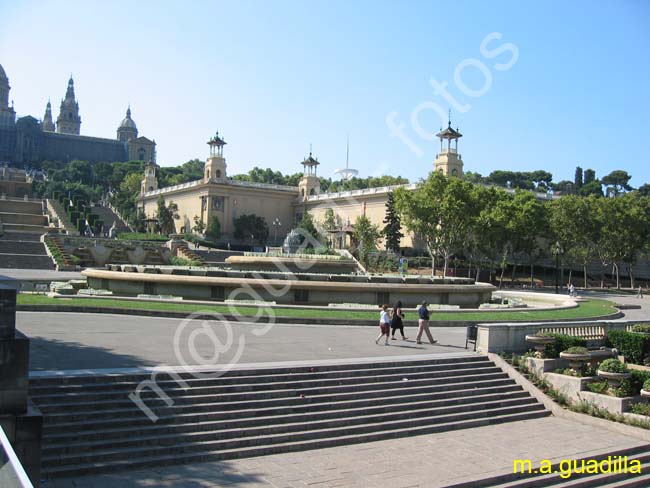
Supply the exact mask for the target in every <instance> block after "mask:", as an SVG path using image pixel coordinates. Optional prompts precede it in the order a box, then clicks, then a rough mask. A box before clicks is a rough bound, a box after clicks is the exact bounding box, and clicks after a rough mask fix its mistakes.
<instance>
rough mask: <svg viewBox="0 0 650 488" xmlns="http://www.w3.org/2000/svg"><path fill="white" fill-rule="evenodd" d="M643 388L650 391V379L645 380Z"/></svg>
mask: <svg viewBox="0 0 650 488" xmlns="http://www.w3.org/2000/svg"><path fill="white" fill-rule="evenodd" d="M643 389H644V390H645V391H650V379H647V380H645V382H644V383H643Z"/></svg>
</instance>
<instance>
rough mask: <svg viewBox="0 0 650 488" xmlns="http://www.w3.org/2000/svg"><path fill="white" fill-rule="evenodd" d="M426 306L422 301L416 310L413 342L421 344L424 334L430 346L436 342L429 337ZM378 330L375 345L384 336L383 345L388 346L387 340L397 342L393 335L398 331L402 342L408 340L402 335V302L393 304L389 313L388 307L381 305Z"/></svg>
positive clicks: (428, 316)
mask: <svg viewBox="0 0 650 488" xmlns="http://www.w3.org/2000/svg"><path fill="white" fill-rule="evenodd" d="M427 305H428V304H427V302H426V301H424V302H422V304H421V305H420V308H418V316H419V319H418V333H417V336H416V337H415V342H416V343H417V344H422V342H421V339H422V334H423V333H426V335H427V338H428V339H429V342H430V343H431V344H435V343H436V342H438V341H436V340H434V338H433V336H432V335H431V330H430V329H429V318H430V315H429V309H428V308H427ZM379 330H380V333H379V336H378V337H377V339H375V344H379V341H380V340H381V339H382V337H384V336H385V337H386V338H385V342H384V345H386V346H388V345H389V342H388V341H389V338H390V339H392V340H397V337H395V333H396V332H397V331H398V330H399V333H400V335H401V336H402V340H403V341H406V340H408V337H406V336H405V335H404V312H403V311H402V302H401V301H400V300H398V301H397V302H396V303H395V305H394V306H393V309H392V310H390V311H389V309H388V305H386V304H384V305H382V307H381V312H380V314H379Z"/></svg>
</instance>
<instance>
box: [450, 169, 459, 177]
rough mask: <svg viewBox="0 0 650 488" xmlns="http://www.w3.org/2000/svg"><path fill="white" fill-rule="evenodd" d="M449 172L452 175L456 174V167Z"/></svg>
mask: <svg viewBox="0 0 650 488" xmlns="http://www.w3.org/2000/svg"><path fill="white" fill-rule="evenodd" d="M451 174H452V175H453V176H458V170H457V169H456V168H454V169H452V170H451Z"/></svg>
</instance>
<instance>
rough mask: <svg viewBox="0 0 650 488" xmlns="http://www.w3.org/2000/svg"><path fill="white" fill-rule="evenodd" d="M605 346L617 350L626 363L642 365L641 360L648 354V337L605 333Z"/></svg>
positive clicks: (634, 334)
mask: <svg viewBox="0 0 650 488" xmlns="http://www.w3.org/2000/svg"><path fill="white" fill-rule="evenodd" d="M607 345H608V346H609V347H615V348H616V349H618V352H619V354H622V355H623V356H625V360H626V361H628V362H630V363H634V364H643V360H644V359H645V358H646V357H647V356H648V355H649V354H650V335H647V334H639V333H636V332H626V331H624V330H612V331H609V332H608V333H607Z"/></svg>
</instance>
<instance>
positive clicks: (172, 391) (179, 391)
mask: <svg viewBox="0 0 650 488" xmlns="http://www.w3.org/2000/svg"><path fill="white" fill-rule="evenodd" d="M497 372H503V371H502V370H501V368H499V367H497V366H486V367H482V368H480V369H478V370H477V369H471V368H461V369H445V370H442V371H403V372H396V373H383V374H373V375H367V376H366V375H364V376H342V377H336V378H327V377H325V378H308V379H296V380H287V381H271V382H259V383H234V384H224V385H205V386H190V387H189V388H183V387H182V386H179V385H178V383H177V382H175V381H172V382H170V384H172V385H176V387H174V388H164V387H163V385H162V384H161V383H162V382H156V384H157V385H158V386H160V387H161V388H162V389H163V390H164V391H165V393H167V394H168V395H169V396H170V397H173V396H182V395H183V394H184V393H185V392H188V391H195V390H228V389H232V390H234V391H232V393H255V392H258V391H264V392H266V391H280V390H283V389H285V390H288V389H302V388H322V387H328V386H330V384H336V383H338V384H339V385H341V383H344V384H346V385H352V384H356V383H364V384H366V382H368V380H375V381H372V382H371V383H373V384H377V383H388V382H390V381H389V380H391V379H395V381H402V380H401V379H399V380H398V378H402V379H403V378H405V377H409V381H410V380H411V379H412V378H414V377H416V379H420V377H424V376H427V375H429V376H427V378H428V379H437V378H453V377H464V376H468V375H466V374H462V373H472V374H473V375H477V374H493V373H497ZM452 373H458V374H452ZM432 375H435V376H432ZM445 375H446V376H445ZM137 385H138V384H137V383H136V384H130V385H129V386H130V388H128V389H107V390H100V391H95V392H87V393H86V392H78V391H75V392H65V393H45V394H30V398H32V400H34V401H35V402H37V403H38V402H39V401H41V402H43V401H46V400H71V401H72V402H74V401H75V400H77V399H84V398H88V397H95V396H97V397H104V398H108V397H110V396H118V397H119V396H124V395H125V394H127V393H131V392H132V391H133V388H134V387H136V386H137ZM288 385H295V386H292V387H289V386H288ZM301 385H305V386H301ZM307 385H313V386H307ZM272 386H277V387H278V388H277V389H276V388H270V387H272ZM280 386H285V388H279V387H280ZM246 388H248V389H246ZM237 389H239V391H238V390H237ZM227 393H229V392H228V391H224V392H223V394H227ZM212 394H220V393H218V391H215V392H213V393H212ZM95 400H101V398H97V399H95ZM48 404H52V405H53V404H54V403H48Z"/></svg>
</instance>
